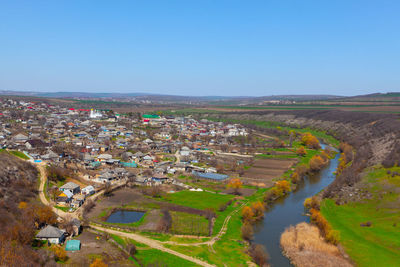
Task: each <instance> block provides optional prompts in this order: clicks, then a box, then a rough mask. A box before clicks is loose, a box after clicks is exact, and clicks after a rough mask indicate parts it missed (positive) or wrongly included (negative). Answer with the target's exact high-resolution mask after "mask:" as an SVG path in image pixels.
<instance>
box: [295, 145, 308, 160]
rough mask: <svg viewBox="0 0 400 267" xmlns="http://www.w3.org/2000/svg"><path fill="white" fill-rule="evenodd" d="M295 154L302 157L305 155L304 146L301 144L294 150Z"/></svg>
mask: <svg viewBox="0 0 400 267" xmlns="http://www.w3.org/2000/svg"><path fill="white" fill-rule="evenodd" d="M296 154H297V155H299V156H301V157H304V156H305V155H307V151H306V150H305V148H304V147H303V146H301V147H299V148H298V149H297V150H296Z"/></svg>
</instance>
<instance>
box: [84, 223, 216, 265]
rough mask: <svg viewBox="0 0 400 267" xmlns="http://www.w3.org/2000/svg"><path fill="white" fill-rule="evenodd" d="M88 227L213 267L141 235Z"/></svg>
mask: <svg viewBox="0 0 400 267" xmlns="http://www.w3.org/2000/svg"><path fill="white" fill-rule="evenodd" d="M90 227H92V228H94V229H97V230H100V231H104V232H107V233H110V234H114V235H118V236H122V237H126V238H130V239H133V240H135V241H137V242H139V243H142V244H145V245H147V246H149V247H151V248H155V249H158V250H160V251H163V252H166V253H169V254H172V255H175V256H177V257H180V258H182V259H185V260H188V261H191V262H193V263H196V264H198V265H200V266H205V267H212V266H215V265H211V264H209V263H207V262H205V261H202V260H199V259H196V258H194V257H191V256H187V255H185V254H182V253H180V252H177V251H175V250H172V249H169V248H166V247H164V246H163V245H162V243H161V242H159V241H157V240H154V239H150V238H147V237H144V236H141V235H138V234H134V233H126V232H120V231H116V230H112V229H109V228H104V227H101V226H97V225H94V224H90Z"/></svg>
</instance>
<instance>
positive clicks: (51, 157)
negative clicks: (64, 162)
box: [42, 150, 60, 161]
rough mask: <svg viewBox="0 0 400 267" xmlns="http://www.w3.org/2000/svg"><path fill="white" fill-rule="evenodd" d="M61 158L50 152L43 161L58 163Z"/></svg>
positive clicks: (43, 157) (44, 156)
mask: <svg viewBox="0 0 400 267" xmlns="http://www.w3.org/2000/svg"><path fill="white" fill-rule="evenodd" d="M59 158H60V157H59V156H58V155H57V154H56V153H54V152H53V151H51V150H49V151H48V153H47V154H45V155H43V156H42V159H44V160H52V161H57V160H58V159H59Z"/></svg>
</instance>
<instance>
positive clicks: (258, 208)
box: [251, 201, 264, 219]
mask: <svg viewBox="0 0 400 267" xmlns="http://www.w3.org/2000/svg"><path fill="white" fill-rule="evenodd" d="M251 209H252V210H253V213H254V217H255V218H257V219H259V218H262V217H264V205H263V204H262V203H261V202H260V201H257V202H254V203H252V204H251Z"/></svg>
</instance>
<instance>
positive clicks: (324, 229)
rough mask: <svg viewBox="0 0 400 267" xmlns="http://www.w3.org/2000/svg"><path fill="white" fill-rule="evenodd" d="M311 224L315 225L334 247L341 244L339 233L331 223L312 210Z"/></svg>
mask: <svg viewBox="0 0 400 267" xmlns="http://www.w3.org/2000/svg"><path fill="white" fill-rule="evenodd" d="M310 213H311V222H312V223H314V224H315V225H316V226H317V227H318V228H319V230H320V231H321V234H322V236H323V237H324V238H325V240H326V241H327V242H329V243H332V244H334V245H336V244H338V243H339V232H338V231H335V230H333V229H332V227H331V225H330V224H329V222H328V221H327V220H326V219H325V218H324V217H323V216H322V214H321V213H320V212H319V211H318V210H316V209H311V210H310Z"/></svg>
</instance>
